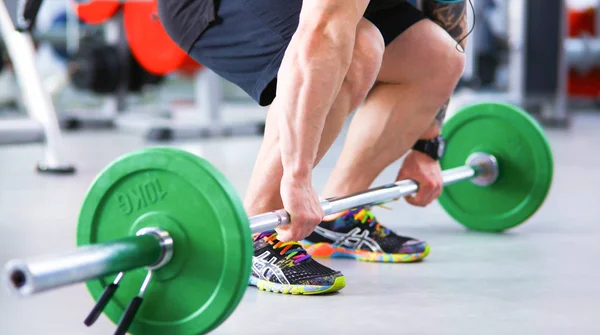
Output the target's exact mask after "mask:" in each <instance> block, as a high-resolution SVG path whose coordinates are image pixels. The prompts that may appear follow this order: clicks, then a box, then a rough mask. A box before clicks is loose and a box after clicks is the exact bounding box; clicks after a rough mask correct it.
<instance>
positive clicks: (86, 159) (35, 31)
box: [0, 0, 600, 335]
mask: <svg viewBox="0 0 600 335" xmlns="http://www.w3.org/2000/svg"><path fill="white" fill-rule="evenodd" d="M37 1H38V2H37V3H38V4H40V8H39V11H36V10H35V8H33V11H32V12H34V14H37V15H33V18H32V19H31V20H23V17H22V15H21V14H23V11H22V7H21V6H20V5H21V4H22V2H21V1H20V0H0V29H1V30H0V33H1V34H0V168H1V169H0V172H2V173H1V174H0V222H2V224H1V225H0V228H1V229H0V231H1V232H2V233H1V234H0V237H2V238H3V247H1V248H0V260H1V262H0V264H3V263H4V261H6V260H8V259H12V258H15V257H26V256H31V255H38V254H48V253H51V252H57V251H62V250H69V249H70V248H72V246H73V244H74V240H73V236H74V231H75V227H76V222H77V215H78V211H79V208H78V207H79V206H80V204H81V200H82V199H83V197H84V196H85V192H86V190H87V188H88V187H89V185H90V183H91V182H92V180H93V178H94V177H95V175H96V174H97V173H98V172H99V171H100V170H101V169H102V168H103V167H104V166H106V164H108V163H109V162H111V161H112V160H114V159H116V158H117V157H118V156H120V155H122V154H125V153H127V152H130V151H132V150H134V149H138V148H140V147H144V146H151V145H163V144H164V145H176V146H179V147H181V148H184V149H187V150H189V151H191V152H193V153H196V154H198V155H200V156H203V157H206V158H207V159H208V160H209V161H210V162H211V163H213V164H215V165H216V166H217V168H218V169H219V170H221V171H222V172H223V174H225V175H226V176H227V178H228V179H229V180H230V181H231V182H232V183H233V184H234V185H235V186H236V188H237V190H238V191H239V193H240V194H243V193H244V188H245V187H246V185H247V183H248V179H249V177H250V174H251V170H252V166H253V164H254V160H255V158H256V153H257V151H258V147H259V145H260V140H261V136H262V134H263V130H264V121H265V111H266V110H265V108H261V107H258V106H256V104H255V103H254V102H252V101H251V100H250V98H249V97H247V95H246V94H245V93H244V92H243V91H241V90H240V89H238V88H236V87H235V86H234V85H232V84H231V83H229V82H227V81H225V80H223V79H221V78H219V77H218V76H216V75H215V74H214V73H212V72H211V71H209V70H207V69H205V68H203V67H202V65H201V64H197V63H195V62H194V61H193V60H191V59H190V58H188V57H187V56H186V55H185V53H183V52H182V51H181V50H180V49H179V48H178V47H177V46H175V44H174V43H172V42H171V41H170V39H169V38H168V37H167V36H166V34H165V32H164V31H163V30H162V26H161V24H160V21H159V20H158V16H157V14H156V11H157V10H156V2H155V1H154V0H135V1H113V0H101V1H95V0H91V1H88V2H86V4H85V5H84V4H77V3H76V2H75V0H43V1H42V0H37ZM282 1H285V0H282ZM373 1H377V0H373ZM412 2H413V3H414V4H415V5H419V4H418V1H412ZM29 3H34V4H35V3H36V0H32V1H30V2H29ZM472 3H473V5H474V13H475V15H473V11H471V8H470V7H468V9H467V14H468V16H469V18H470V23H469V28H470V27H471V26H473V25H474V30H473V32H472V33H471V35H470V36H469V39H468V48H467V50H466V56H467V66H466V69H465V72H464V75H463V78H462V80H461V82H460V84H459V87H458V88H457V90H456V92H455V94H454V96H453V97H452V99H451V104H450V108H449V114H452V113H453V112H455V111H457V110H459V109H460V108H462V107H464V106H467V105H470V104H473V103H477V102H483V101H499V102H507V103H511V104H514V105H517V106H520V107H522V108H523V109H524V110H526V111H527V112H529V113H531V115H533V116H534V117H536V118H537V119H538V120H539V121H540V123H541V124H542V125H543V126H544V128H545V130H546V131H547V132H548V134H549V137H550V141H551V143H552V146H553V151H554V154H555V157H556V162H557V163H556V165H557V169H556V171H557V173H556V177H555V181H554V185H553V188H554V189H555V190H558V191H553V193H552V194H553V196H552V197H550V198H549V201H548V202H547V204H546V205H545V208H546V209H547V210H545V211H543V213H541V215H540V216H538V218H537V220H538V223H539V224H531V225H526V226H525V227H523V228H520V230H519V232H524V233H523V234H506V235H504V236H503V237H500V236H498V235H483V234H475V233H473V234H471V233H464V234H462V230H459V229H460V228H459V227H456V228H452V227H450V226H451V225H448V223H447V221H448V219H447V216H446V214H445V213H443V211H442V210H441V209H440V208H439V207H438V206H437V205H434V206H431V207H430V208H428V209H427V212H421V211H419V209H414V208H410V207H409V206H405V207H403V208H402V211H401V213H402V216H398V213H399V212H398V211H396V212H392V211H382V212H381V213H380V214H381V216H382V218H383V219H382V221H384V222H386V224H388V223H389V224H390V225H391V226H392V228H398V229H401V230H400V232H401V233H403V234H408V235H413V234H414V235H416V236H417V237H422V238H426V239H427V240H428V241H431V242H432V245H434V246H435V249H434V250H435V251H434V253H435V255H434V256H433V258H432V261H428V263H427V265H426V266H416V267H408V268H407V267H403V268H402V270H401V271H398V270H395V269H397V268H396V267H383V266H381V267H378V266H372V267H367V266H366V265H363V264H361V265H355V264H354V263H342V262H339V263H335V266H336V267H338V266H339V267H341V268H342V270H344V272H345V273H346V272H347V273H349V274H350V275H351V276H353V278H354V277H356V278H358V279H360V280H362V281H363V282H366V283H372V282H373V281H377V282H378V283H380V284H381V283H384V284H382V287H385V291H382V292H383V293H377V292H374V291H366V293H365V292H364V291H357V292H356V294H355V295H354V298H353V299H354V300H343V301H342V300H340V299H346V298H345V297H344V295H340V296H338V297H333V298H332V299H321V300H319V306H321V307H320V308H321V309H317V310H316V312H315V310H314V309H313V308H315V307H314V305H312V304H311V305H310V307H307V306H308V304H309V303H308V302H306V301H308V300H304V299H290V300H285V301H286V303H289V304H290V306H291V308H290V310H294V311H298V310H302V311H309V312H307V313H304V314H302V315H301V316H300V314H298V313H296V314H292V315H291V316H290V317H288V318H277V320H269V322H270V323H272V324H269V327H270V328H271V329H273V330H277V331H280V329H283V327H284V326H288V327H289V324H290V323H289V322H290V321H289V320H290V319H291V318H294V320H296V319H298V320H308V321H310V320H319V322H323V323H324V325H321V324H319V327H321V326H322V327H323V329H324V330H323V332H325V331H326V330H328V329H329V330H331V332H333V333H339V330H340V325H348V326H351V327H352V329H353V330H356V331H358V332H361V333H373V334H388V333H387V331H388V329H385V330H382V331H381V332H378V331H377V330H378V329H380V330H381V329H383V328H377V327H386V326H389V325H390V324H395V323H398V322H400V321H401V323H402V328H401V329H402V331H404V330H407V333H410V332H409V330H411V329H414V330H416V331H415V332H413V333H418V334H425V333H428V330H429V331H430V332H429V333H434V334H442V333H443V334H461V335H462V334H507V333H510V334H517V333H518V334H554V333H555V334H564V333H581V334H597V333H598V332H597V331H594V330H593V329H598V322H597V320H596V315H595V314H593V313H594V312H593V311H594V310H598V309H597V308H595V307H597V302H598V299H597V297H598V292H599V291H598V289H597V285H596V283H597V278H598V274H597V273H598V272H597V270H595V269H596V268H597V267H594V266H590V265H589V264H593V263H592V262H593V261H597V255H598V250H599V249H598V243H597V240H598V239H597V236H598V234H597V232H598V228H597V224H596V223H597V222H598V219H597V218H598V217H599V216H598V213H599V212H598V206H597V204H598V199H599V197H598V188H594V187H593V185H594V183H597V181H598V180H599V179H598V177H597V167H598V166H600V165H599V162H600V160H599V159H598V157H597V156H595V155H593V153H594V152H595V151H596V152H597V149H596V148H595V142H597V139H598V129H599V128H598V126H599V125H600V35H599V34H600V32H599V31H598V30H599V24H600V0H568V1H565V0H563V1H559V0H472ZM30 14H31V13H30ZM223 138H226V139H225V140H221V139H223ZM340 149H341V144H340V143H338V144H337V145H335V146H334V150H332V151H333V153H332V154H330V155H333V156H335V155H336V154H337V153H338V152H339V151H340ZM328 155H329V154H328ZM333 156H331V157H326V159H324V160H323V162H322V163H321V164H320V166H319V167H317V169H316V170H317V173H316V174H315V176H314V179H315V184H316V185H323V184H324V182H325V180H326V178H327V177H328V175H329V173H330V172H331V169H332V167H333V165H334V164H335V159H334V158H335V157H333ZM36 162H37V163H36ZM36 164H37V165H36ZM36 169H37V171H36ZM397 171H398V170H397V167H396V166H394V167H391V168H390V169H387V170H386V171H385V173H384V174H383V176H382V177H381V178H379V179H378V180H377V182H376V184H382V183H387V182H389V181H390V180H391V178H394V177H395V176H396V173H397ZM52 172H58V173H67V174H68V175H66V176H64V178H63V176H61V177H53V176H52V177H51V176H49V174H47V173H52ZM72 172H76V173H77V174H76V175H74V176H72V175H71V174H70V173H72ZM590 185H592V187H590ZM319 189H320V187H319ZM398 206H400V205H398ZM394 213H395V214H394ZM398 217H400V218H401V219H400V220H398ZM459 232H460V233H459ZM473 251H475V252H473ZM557 251H558V252H557ZM564 251H566V252H564ZM465 255H469V256H470V257H466V256H465ZM435 257H437V258H435ZM557 264H559V265H557ZM478 274H479V275H480V276H477V275H478ZM350 275H349V277H350ZM389 276H391V277H389ZM400 276H402V277H400ZM388 277H389V278H391V279H389V280H390V281H388V282H384V281H381V278H388ZM373 278H376V279H373ZM465 278H470V279H469V280H467V279H465ZM498 278H499V279H498ZM358 279H357V280H358ZM458 279H461V280H462V281H461V280H458ZM463 279H464V280H463ZM407 283H408V284H407ZM393 285H398V286H402V287H401V288H400V289H399V290H398V292H392V291H391V290H388V288H390V287H392V286H393ZM403 285H406V286H403ZM419 285H421V286H419ZM356 287H357V286H354V288H351V289H355V290H358V289H357V288H356ZM407 287H408V289H406V288H407ZM457 287H458V291H457ZM413 291H414V292H413ZM351 292H352V291H351ZM469 292H471V293H472V295H469ZM482 292H483V293H482ZM6 293H7V292H6V290H4V288H2V289H0V335H5V334H6V335H13V334H38V333H43V334H82V333H85V334H106V333H110V332H111V331H113V330H114V325H112V324H110V322H109V321H108V320H106V319H102V320H101V321H100V324H99V325H98V326H96V327H95V328H93V329H86V328H84V327H83V325H82V323H81V322H82V320H83V317H84V316H85V313H87V312H88V311H89V310H90V309H91V308H92V305H93V301H92V299H90V298H89V294H88V293H87V291H85V288H83V287H82V286H77V287H74V288H67V289H64V290H60V291H57V292H56V293H52V294H47V295H42V296H39V297H36V298H34V299H35V300H20V299H17V298H15V297H9V296H8V294H6ZM3 294H4V295H3ZM478 294H479V296H478ZM349 296H350V295H348V297H349ZM398 297H400V298H399V299H398V301H401V302H403V303H405V304H410V305H411V306H416V307H415V308H416V309H415V310H410V311H408V312H407V311H406V310H403V309H400V308H399V310H400V312H398V311H396V310H392V311H388V312H387V313H389V314H382V315H383V317H379V318H374V319H373V321H372V322H373V324H375V326H373V325H371V326H373V327H375V328H368V330H365V329H364V327H363V326H361V327H355V326H354V324H353V323H347V321H348V320H347V318H348V315H350V316H353V315H355V314H352V313H354V312H356V311H361V312H362V311H363V310H364V309H368V308H374V306H378V304H379V303H380V301H387V304H388V306H394V308H396V307H399V306H398V304H397V302H396V300H395V299H397V298H398ZM490 297H495V298H496V299H495V300H491V298H490ZM279 298H281V297H271V296H270V295H258V294H254V293H252V294H249V295H247V296H246V298H245V299H246V300H245V301H246V303H245V304H242V305H241V307H240V308H239V311H240V312H239V313H237V314H235V316H234V317H232V318H231V319H230V320H231V321H228V323H226V324H225V325H224V326H222V327H220V334H232V333H236V332H237V331H236V330H235V329H236V327H238V325H240V324H242V321H244V322H247V323H248V324H250V322H254V321H255V320H260V319H261V318H263V317H264V314H263V313H264V310H265V308H273V306H280V303H281V300H278V299H279ZM386 299H387V300H386ZM415 301H418V302H415ZM272 302H274V304H271V303H272ZM353 303H354V305H352V304H353ZM294 304H297V305H294ZM340 306H341V307H340ZM348 306H349V307H348ZM340 308H341V309H343V308H346V309H344V313H341V312H340V310H341V309H340ZM74 310H78V311H80V313H76V312H74ZM392 314H393V316H390V315H392ZM423 314H424V315H425V317H419V316H421V315H423ZM415 315H416V317H415ZM336 317H338V321H335V322H330V323H327V322H326V321H323V320H328V319H331V320H335V318H336ZM311 318H312V319H311ZM396 318H398V320H400V321H398V320H396ZM382 320H383V321H385V322H383V321H382ZM423 320H429V321H428V322H423ZM397 321H398V322H397ZM336 322H337V323H336ZM364 322H367V321H364ZM386 322H387V323H386ZM365 324H366V323H365ZM278 327H281V328H278ZM305 327H311V326H310V325H309V323H308V322H306V324H305ZM328 327H329V328H328ZM255 328H256V329H250V327H245V328H243V329H244V330H243V332H244V334H251V333H252V334H254V333H253V332H252V331H256V332H255V333H260V334H263V333H264V327H262V326H261V327H255ZM240 329H241V328H240ZM306 329H314V327H313V328H306ZM306 329H305V328H298V329H297V331H302V332H308V331H310V330H306ZM319 329H320V328H319ZM442 329H443V330H444V331H446V332H443V331H441V330H442ZM305 330H306V331H305ZM482 330H483V331H482ZM518 330H521V332H519V331H518ZM392 333H393V332H392Z"/></svg>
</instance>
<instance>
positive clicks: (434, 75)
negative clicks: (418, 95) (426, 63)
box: [425, 49, 466, 103]
mask: <svg viewBox="0 0 600 335" xmlns="http://www.w3.org/2000/svg"><path fill="white" fill-rule="evenodd" d="M431 57H432V59H431V63H430V64H431V67H430V69H429V72H430V75H429V76H428V77H429V78H428V80H427V81H425V85H427V87H428V91H429V92H430V93H431V94H432V95H433V96H431V98H433V99H435V100H437V101H440V103H443V102H445V101H446V100H448V98H450V96H451V95H452V94H453V93H454V89H455V88H456V85H457V84H458V81H459V80H460V78H461V77H462V74H463V72H464V69H465V61H466V60H465V55H464V54H463V53H461V52H459V51H458V50H456V49H452V50H450V51H448V50H447V49H446V50H443V51H440V52H438V53H436V54H434V55H431Z"/></svg>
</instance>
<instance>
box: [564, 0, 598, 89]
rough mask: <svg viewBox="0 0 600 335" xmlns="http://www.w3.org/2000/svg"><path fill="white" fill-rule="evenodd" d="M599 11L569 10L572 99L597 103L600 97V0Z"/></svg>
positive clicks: (569, 57)
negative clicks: (599, 25) (599, 27)
mask: <svg viewBox="0 0 600 335" xmlns="http://www.w3.org/2000/svg"><path fill="white" fill-rule="evenodd" d="M597 7H598V8H593V7H588V8H581V9H575V8H569V9H568V36H567V37H566V38H565V53H566V58H567V62H568V65H569V67H570V70H569V73H568V79H567V92H568V95H569V97H571V98H577V99H579V100H581V99H582V98H583V99H587V100H597V99H598V97H599V96H600V38H599V37H598V36H599V35H598V33H597V32H598V31H599V29H598V28H597V27H598V24H600V1H598V5H597Z"/></svg>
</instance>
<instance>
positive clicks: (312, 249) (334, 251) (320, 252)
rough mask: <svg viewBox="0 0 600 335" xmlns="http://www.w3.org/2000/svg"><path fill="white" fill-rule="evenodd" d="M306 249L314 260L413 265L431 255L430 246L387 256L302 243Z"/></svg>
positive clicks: (325, 244)
mask: <svg viewBox="0 0 600 335" xmlns="http://www.w3.org/2000/svg"><path fill="white" fill-rule="evenodd" d="M302 244H303V246H304V249H306V251H307V252H308V253H309V254H310V255H311V256H312V257H314V258H353V259H356V260H359V261H363V262H378V263H413V262H418V261H421V260H422V259H423V258H425V257H427V255H429V251H430V249H431V248H430V246H429V245H427V246H425V250H423V252H419V253H412V254H387V253H381V252H373V251H366V250H356V249H349V248H343V247H335V246H333V245H331V244H329V243H322V242H320V243H315V244H312V243H310V242H302Z"/></svg>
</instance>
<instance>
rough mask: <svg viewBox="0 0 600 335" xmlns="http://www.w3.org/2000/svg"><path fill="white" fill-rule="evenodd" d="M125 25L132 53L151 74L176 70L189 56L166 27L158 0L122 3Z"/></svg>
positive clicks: (161, 73) (163, 73)
mask: <svg viewBox="0 0 600 335" xmlns="http://www.w3.org/2000/svg"><path fill="white" fill-rule="evenodd" d="M123 24H124V26H125V35H126V36H127V41H128V42H129V47H130V48H131V52H132V53H133V55H134V57H135V58H136V59H137V60H138V62H139V63H140V64H141V65H142V67H144V68H145V69H146V70H148V71H150V72H151V73H154V74H158V75H165V74H168V73H170V72H172V71H175V70H177V69H178V68H179V67H180V66H181V65H182V64H183V63H184V61H186V59H187V58H188V55H187V54H186V53H185V51H183V50H182V49H181V48H179V46H178V45H177V44H175V42H173V40H172V39H171V38H170V37H169V35H167V32H166V31H165V30H164V28H163V26H162V24H161V22H160V19H159V17H158V4H157V2H156V0H150V1H145V2H131V1H130V2H126V3H125V4H124V5H123Z"/></svg>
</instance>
